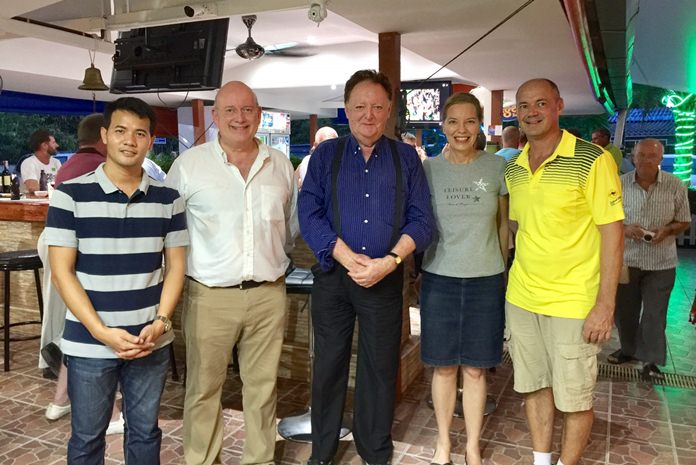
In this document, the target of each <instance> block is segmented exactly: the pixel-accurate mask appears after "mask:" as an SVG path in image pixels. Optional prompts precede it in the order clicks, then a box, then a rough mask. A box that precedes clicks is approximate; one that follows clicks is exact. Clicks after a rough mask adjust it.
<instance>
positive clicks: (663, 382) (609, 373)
mask: <svg viewBox="0 0 696 465" xmlns="http://www.w3.org/2000/svg"><path fill="white" fill-rule="evenodd" d="M664 375H665V377H664V379H658V378H652V379H650V380H649V381H648V380H645V379H643V377H642V375H641V369H640V368H635V367H628V366H621V365H611V364H609V363H600V364H599V377H600V378H603V379H611V380H612V381H634V382H651V383H652V384H657V385H660V386H672V387H677V388H684V389H696V376H689V375H680V374H676V373H664Z"/></svg>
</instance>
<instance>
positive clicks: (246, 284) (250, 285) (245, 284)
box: [187, 276, 270, 291]
mask: <svg viewBox="0 0 696 465" xmlns="http://www.w3.org/2000/svg"><path fill="white" fill-rule="evenodd" d="M187 278H188V279H190V280H191V281H196V282H197V283H198V284H201V285H203V286H205V287H210V288H215V287H217V288H223V289H230V288H234V289H239V290H241V291H245V290H247V289H254V288H256V287H259V286H263V285H264V284H268V283H269V282H270V281H242V282H241V283H239V284H235V285H233V286H208V285H206V284H203V283H202V282H200V281H198V280H197V279H195V278H192V277H191V276H187Z"/></svg>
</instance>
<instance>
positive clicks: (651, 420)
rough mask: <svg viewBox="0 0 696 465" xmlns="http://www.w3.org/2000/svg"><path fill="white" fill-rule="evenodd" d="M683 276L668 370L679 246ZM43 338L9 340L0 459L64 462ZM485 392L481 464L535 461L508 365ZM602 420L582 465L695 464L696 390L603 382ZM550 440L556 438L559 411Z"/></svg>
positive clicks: (347, 458)
mask: <svg viewBox="0 0 696 465" xmlns="http://www.w3.org/2000/svg"><path fill="white" fill-rule="evenodd" d="M680 257H681V264H680V268H679V270H678V273H677V284H676V286H675V289H674V292H673V294H672V300H671V302H670V312H669V318H668V320H669V321H668V330H667V331H668V340H669V345H670V351H671V356H670V357H669V360H668V363H667V365H666V366H665V367H664V369H665V371H671V372H677V373H680V374H687V375H692V376H694V375H696V331H694V328H693V327H692V326H691V325H690V324H688V322H687V317H688V310H689V308H690V305H691V301H692V299H693V295H694V286H696V251H693V250H681V251H680ZM617 347H618V344H617V342H616V338H615V339H614V341H612V342H611V343H610V344H608V345H607V347H606V348H605V350H604V351H603V353H602V355H601V358H602V359H604V357H606V354H607V353H610V352H611V351H613V350H614V349H616V348H617ZM37 349H38V343H37V341H30V342H15V343H13V344H12V371H11V372H9V373H4V372H0V464H2V465H20V464H21V465H25V464H42V465H43V464H46V465H49V464H61V463H65V452H66V443H67V440H68V437H69V433H70V420H69V417H66V418H63V419H60V420H58V421H56V422H49V421H48V420H46V419H45V418H44V409H45V406H46V405H47V404H48V402H49V401H50V398H51V395H52V389H53V382H52V381H47V380H44V379H42V378H41V374H40V372H39V370H38V369H37V368H36V352H37ZM429 389H430V387H429V372H427V371H426V373H425V374H424V376H423V377H422V378H421V379H420V380H418V381H417V382H415V383H414V384H413V385H412V386H411V388H410V389H409V390H408V391H407V392H406V394H405V396H404V398H403V399H402V401H401V402H400V403H399V404H398V406H397V409H396V420H395V422H394V428H393V437H394V443H395V452H394V457H393V460H392V463H393V464H394V465H397V464H404V465H426V464H428V463H430V459H431V456H432V453H433V447H434V444H435V437H436V423H435V417H434V414H433V412H432V410H431V409H430V408H428V406H427V402H426V401H427V399H428V397H429ZM278 392H279V396H280V400H279V406H278V416H279V418H282V417H284V416H286V415H290V414H293V413H296V412H299V411H301V410H303V408H304V406H305V404H306V402H307V385H306V384H305V383H300V382H296V381H291V380H286V379H280V380H279V386H278ZM489 392H490V394H491V395H492V396H494V397H495V398H496V399H497V401H498V409H497V410H496V412H494V413H493V415H491V416H490V417H488V418H487V420H486V423H485V428H484V432H483V440H482V443H481V446H482V448H483V455H484V463H486V464H487V465H488V464H497V465H515V464H520V465H521V464H524V465H531V463H532V461H531V448H530V447H531V444H530V437H529V432H528V429H527V426H526V423H525V420H524V412H523V406H522V398H521V397H520V396H519V395H517V394H516V393H515V392H514V391H513V389H512V368H511V366H509V365H502V366H501V367H499V368H498V369H497V371H496V372H495V373H494V374H492V375H491V376H489ZM183 395H184V390H183V387H182V385H181V384H180V383H174V382H168V384H167V387H166V389H165V393H164V397H163V399H162V411H161V415H160V418H161V427H162V430H163V431H164V438H163V441H162V453H161V457H162V463H163V464H181V463H183V460H182V445H181V435H182V429H181V426H182V406H183ZM595 398H596V403H595V409H596V420H595V424H594V427H593V430H592V435H591V442H590V444H589V446H588V447H587V449H586V452H585V455H584V458H583V460H582V462H581V463H583V464H586V465H590V464H592V465H595V464H612V465H614V464H615V465H624V464H625V465H629V464H635V465H648V464H654V465H696V390H688V389H678V388H672V387H664V386H653V385H652V384H649V383H632V382H624V381H618V380H609V379H607V380H600V382H599V384H598V386H597V390H596V395H595ZM223 404H224V407H225V423H226V426H225V439H224V449H223V463H225V464H237V463H239V458H240V456H241V451H242V446H243V442H244V428H243V419H242V413H241V382H240V381H239V378H238V377H237V376H235V375H234V374H233V373H230V377H229V379H228V382H227V384H226V387H225V391H224V399H223ZM557 420H558V421H557V425H556V434H555V439H554V444H555V447H556V449H557V448H558V443H559V441H560V419H557ZM452 429H453V431H452V438H453V451H452V452H453V455H452V460H453V462H454V463H455V464H457V465H460V464H463V463H464V456H463V454H464V450H465V444H466V443H465V433H464V423H463V420H461V419H455V420H454V422H453V426H452ZM121 441H122V436H109V437H108V441H107V460H106V463H107V464H110V465H115V464H120V463H123V452H122V446H121ZM309 452H310V450H309V446H308V445H306V444H302V443H294V442H290V441H284V440H282V438H280V437H278V441H277V443H276V461H277V463H280V464H293V465H297V464H300V463H303V462H304V461H306V459H307V458H308V456H309ZM337 462H340V463H341V464H351V465H359V464H360V458H359V457H358V456H357V454H356V451H355V447H354V445H353V444H352V442H351V441H350V435H349V436H347V437H346V439H345V440H343V441H342V442H341V447H340V448H339V453H338V456H337Z"/></svg>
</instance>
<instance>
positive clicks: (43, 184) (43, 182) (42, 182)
mask: <svg viewBox="0 0 696 465" xmlns="http://www.w3.org/2000/svg"><path fill="white" fill-rule="evenodd" d="M39 190H40V191H47V190H48V177H47V176H46V172H45V171H44V170H41V174H40V175H39Z"/></svg>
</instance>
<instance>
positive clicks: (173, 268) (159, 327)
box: [140, 247, 186, 343]
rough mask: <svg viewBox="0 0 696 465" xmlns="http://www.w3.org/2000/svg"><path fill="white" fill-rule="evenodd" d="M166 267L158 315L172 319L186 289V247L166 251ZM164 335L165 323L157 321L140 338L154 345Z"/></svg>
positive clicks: (146, 328)
mask: <svg viewBox="0 0 696 465" xmlns="http://www.w3.org/2000/svg"><path fill="white" fill-rule="evenodd" d="M164 265H165V267H164V282H163V283H162V295H161V296H160V304H159V309H158V311H157V314H158V315H163V316H166V317H167V318H169V319H171V317H172V315H173V314H174V309H175V308H176V304H177V302H178V301H179V297H180V296H181V291H182V290H183V288H184V278H185V273H186V247H171V248H167V249H164ZM163 333H164V323H162V322H161V321H160V320H155V321H153V322H152V323H150V324H149V325H147V326H145V327H144V328H143V329H142V331H141V332H140V337H141V338H142V339H143V340H144V341H146V342H152V343H154V342H157V339H159V337H160V336H161V335H162V334H163Z"/></svg>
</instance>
